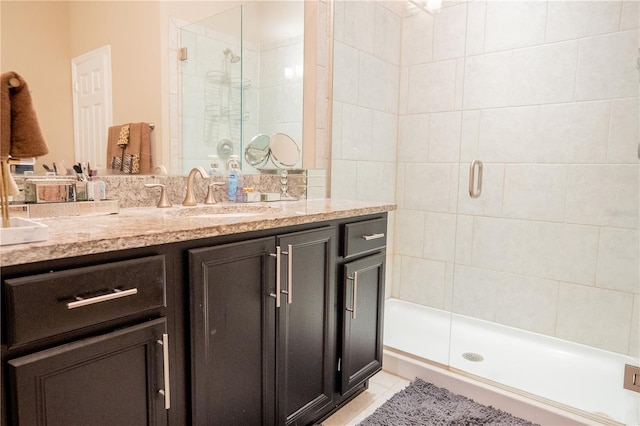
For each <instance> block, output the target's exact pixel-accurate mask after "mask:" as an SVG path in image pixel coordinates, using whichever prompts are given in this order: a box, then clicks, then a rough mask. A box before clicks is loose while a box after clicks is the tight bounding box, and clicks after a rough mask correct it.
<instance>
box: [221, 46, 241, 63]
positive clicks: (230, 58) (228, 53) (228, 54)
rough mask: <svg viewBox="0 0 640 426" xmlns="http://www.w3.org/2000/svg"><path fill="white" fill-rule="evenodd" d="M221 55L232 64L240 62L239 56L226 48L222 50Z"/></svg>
mask: <svg viewBox="0 0 640 426" xmlns="http://www.w3.org/2000/svg"><path fill="white" fill-rule="evenodd" d="M222 53H223V54H224V58H225V59H227V60H228V61H230V62H231V63H232V64H235V63H236V62H238V61H239V60H240V56H238V55H236V54H235V53H233V52H232V51H231V49H229V48H228V47H227V48H226V49H224V50H223V51H222Z"/></svg>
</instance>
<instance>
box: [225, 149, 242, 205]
mask: <svg viewBox="0 0 640 426" xmlns="http://www.w3.org/2000/svg"><path fill="white" fill-rule="evenodd" d="M227 168H228V169H229V183H228V192H229V201H232V202H236V203H241V202H243V195H244V194H243V192H242V189H243V186H244V179H243V177H242V172H241V171H240V157H239V156H238V155H231V156H229V160H228V161H227Z"/></svg>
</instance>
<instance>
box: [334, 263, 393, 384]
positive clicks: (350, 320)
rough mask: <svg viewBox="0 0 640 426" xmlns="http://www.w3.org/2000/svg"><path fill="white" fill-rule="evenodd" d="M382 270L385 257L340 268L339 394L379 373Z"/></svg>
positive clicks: (382, 294) (380, 359)
mask: <svg viewBox="0 0 640 426" xmlns="http://www.w3.org/2000/svg"><path fill="white" fill-rule="evenodd" d="M384 266H385V255H384V253H379V254H375V255H371V256H367V257H365V258H363V259H360V260H356V261H353V262H350V263H347V264H345V265H344V266H343V274H342V276H343V300H344V306H343V309H342V359H341V362H340V373H341V385H340V386H341V392H342V394H345V393H348V392H349V391H350V390H351V389H353V388H354V387H355V386H357V385H359V384H361V383H363V382H364V381H365V380H367V379H369V377H371V376H372V375H374V374H375V373H377V372H378V371H380V370H381V369H382V330H383V324H382V321H383V305H384Z"/></svg>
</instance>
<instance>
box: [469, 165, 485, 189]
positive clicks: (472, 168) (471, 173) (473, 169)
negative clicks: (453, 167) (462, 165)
mask: <svg viewBox="0 0 640 426" xmlns="http://www.w3.org/2000/svg"><path fill="white" fill-rule="evenodd" d="M476 166H478V167H477V169H478V186H477V187H476V183H475V178H476ZM482 169H483V166H482V161H480V160H473V161H472V162H471V165H470V166H469V195H470V196H471V198H478V197H479V196H480V194H482V174H483V172H482Z"/></svg>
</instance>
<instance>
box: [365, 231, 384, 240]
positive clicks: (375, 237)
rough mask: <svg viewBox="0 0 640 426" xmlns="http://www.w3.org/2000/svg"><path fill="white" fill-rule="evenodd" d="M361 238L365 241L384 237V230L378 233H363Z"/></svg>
mask: <svg viewBox="0 0 640 426" xmlns="http://www.w3.org/2000/svg"><path fill="white" fill-rule="evenodd" d="M362 238H363V239H364V240H365V241H371V240H377V239H379V238H384V232H381V233H379V234H371V235H363V236H362Z"/></svg>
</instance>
